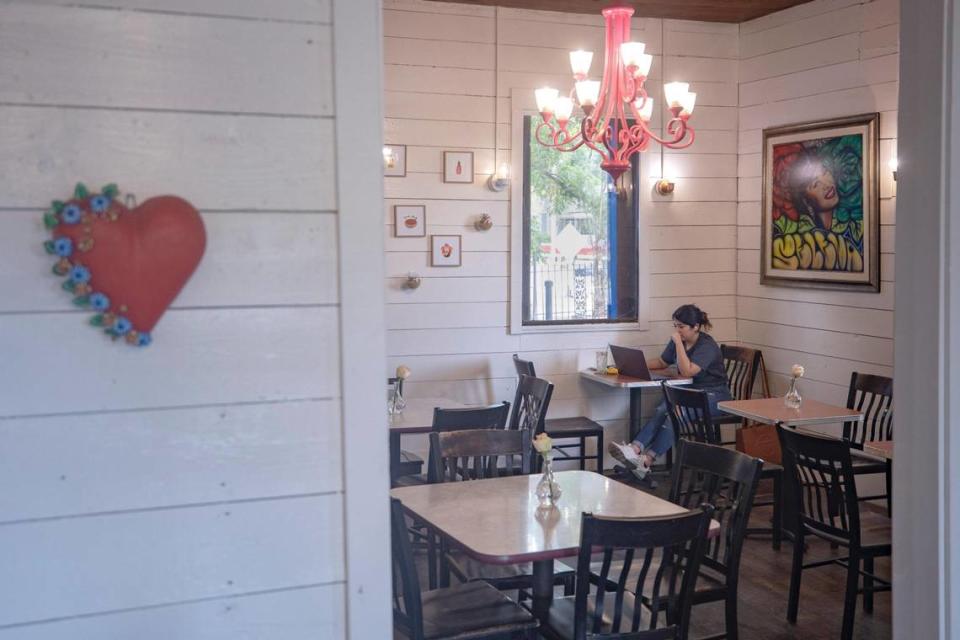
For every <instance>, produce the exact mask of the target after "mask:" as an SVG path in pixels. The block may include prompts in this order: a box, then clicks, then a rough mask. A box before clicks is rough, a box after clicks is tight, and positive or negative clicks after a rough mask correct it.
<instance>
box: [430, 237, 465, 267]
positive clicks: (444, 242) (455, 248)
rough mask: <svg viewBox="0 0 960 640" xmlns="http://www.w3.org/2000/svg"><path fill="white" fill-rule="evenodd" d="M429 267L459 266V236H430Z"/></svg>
mask: <svg viewBox="0 0 960 640" xmlns="http://www.w3.org/2000/svg"><path fill="white" fill-rule="evenodd" d="M430 266H432V267H459V266H460V236H430Z"/></svg>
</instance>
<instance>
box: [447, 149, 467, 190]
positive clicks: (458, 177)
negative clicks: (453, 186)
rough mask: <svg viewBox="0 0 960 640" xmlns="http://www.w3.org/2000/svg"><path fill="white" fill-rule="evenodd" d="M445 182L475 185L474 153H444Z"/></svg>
mask: <svg viewBox="0 0 960 640" xmlns="http://www.w3.org/2000/svg"><path fill="white" fill-rule="evenodd" d="M443 181H444V182H466V183H469V184H473V151H444V152H443Z"/></svg>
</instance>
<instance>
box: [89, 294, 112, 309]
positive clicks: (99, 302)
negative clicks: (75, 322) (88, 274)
mask: <svg viewBox="0 0 960 640" xmlns="http://www.w3.org/2000/svg"><path fill="white" fill-rule="evenodd" d="M90 306H91V307H93V308H94V309H96V310H97V311H106V310H107V309H109V308H110V298H108V297H107V296H105V295H103V294H102V293H92V294H90Z"/></svg>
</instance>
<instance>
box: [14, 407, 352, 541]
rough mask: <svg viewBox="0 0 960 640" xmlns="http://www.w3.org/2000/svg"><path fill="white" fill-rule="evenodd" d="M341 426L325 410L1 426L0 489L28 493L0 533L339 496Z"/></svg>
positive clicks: (150, 414)
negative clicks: (18, 526)
mask: <svg viewBox="0 0 960 640" xmlns="http://www.w3.org/2000/svg"><path fill="white" fill-rule="evenodd" d="M339 422H340V415H339V407H338V404H337V403H336V402H335V401H330V400H326V401H304V402H290V403H280V404H278V403H258V404H244V405H232V406H222V405H221V406H211V407H197V408H187V409H172V410H168V411H128V412H121V413H107V414H103V413H99V414H86V415H61V416H51V417H45V418H19V419H6V420H0V438H2V439H3V441H4V442H5V443H6V445H5V450H6V451H8V452H13V451H16V452H17V455H15V456H13V455H5V456H3V464H0V482H2V483H3V484H4V485H6V486H10V487H13V486H28V487H30V492H29V494H27V493H25V492H18V491H5V492H3V493H2V494H0V523H9V522H11V521H17V520H27V519H33V518H50V517H63V516H68V515H76V514H84V513H102V512H107V511H124V510H130V509H144V508H158V507H170V506H176V505H184V504H199V503H207V502H220V501H229V500H248V499H251V498H265V497H272V496H290V495H299V494H306V493H318V492H331V491H339V490H340V489H341V477H340V429H339V426H338V425H339ZM51 443H56V446H51ZM201 454H202V455H201ZM37 460H43V461H44V464H43V465H42V466H40V465H37V463H36V461H37Z"/></svg>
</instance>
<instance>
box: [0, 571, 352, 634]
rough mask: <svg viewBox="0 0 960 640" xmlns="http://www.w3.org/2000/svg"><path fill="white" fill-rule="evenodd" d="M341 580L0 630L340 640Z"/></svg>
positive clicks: (32, 632) (341, 632)
mask: <svg viewBox="0 0 960 640" xmlns="http://www.w3.org/2000/svg"><path fill="white" fill-rule="evenodd" d="M344 600H345V596H344V587H343V585H342V584H340V583H334V584H328V585H322V586H316V587H306V588H295V589H292V590H283V591H279V592H268V593H262V594H255V595H244V596H237V597H224V598H215V599H212V600H205V601H201V602H192V603H184V604H175V605H167V606H161V607H158V608H150V609H139V610H134V611H123V612H118V613H111V614H108V615H95V616H92V617H89V618H72V619H68V620H63V621H61V622H48V623H45V624H41V625H33V626H28V627H18V628H14V629H8V630H6V631H4V630H0V638H3V640H55V639H56V638H77V639H80V638H84V639H86V638H100V639H103V640H122V639H125V638H138V637H141V638H142V637H143V636H144V633H145V632H146V630H149V632H150V633H152V634H156V637H158V638H183V637H187V635H189V637H190V638H193V639H195V640H236V639H237V638H250V639H251V640H254V639H256V640H268V639H274V638H280V637H282V638H284V639H285V640H313V639H314V638H317V637H322V638H329V639H330V640H338V639H340V638H344V637H346V636H345V634H346V631H345V621H344V619H343V615H342V614H343V608H344Z"/></svg>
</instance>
